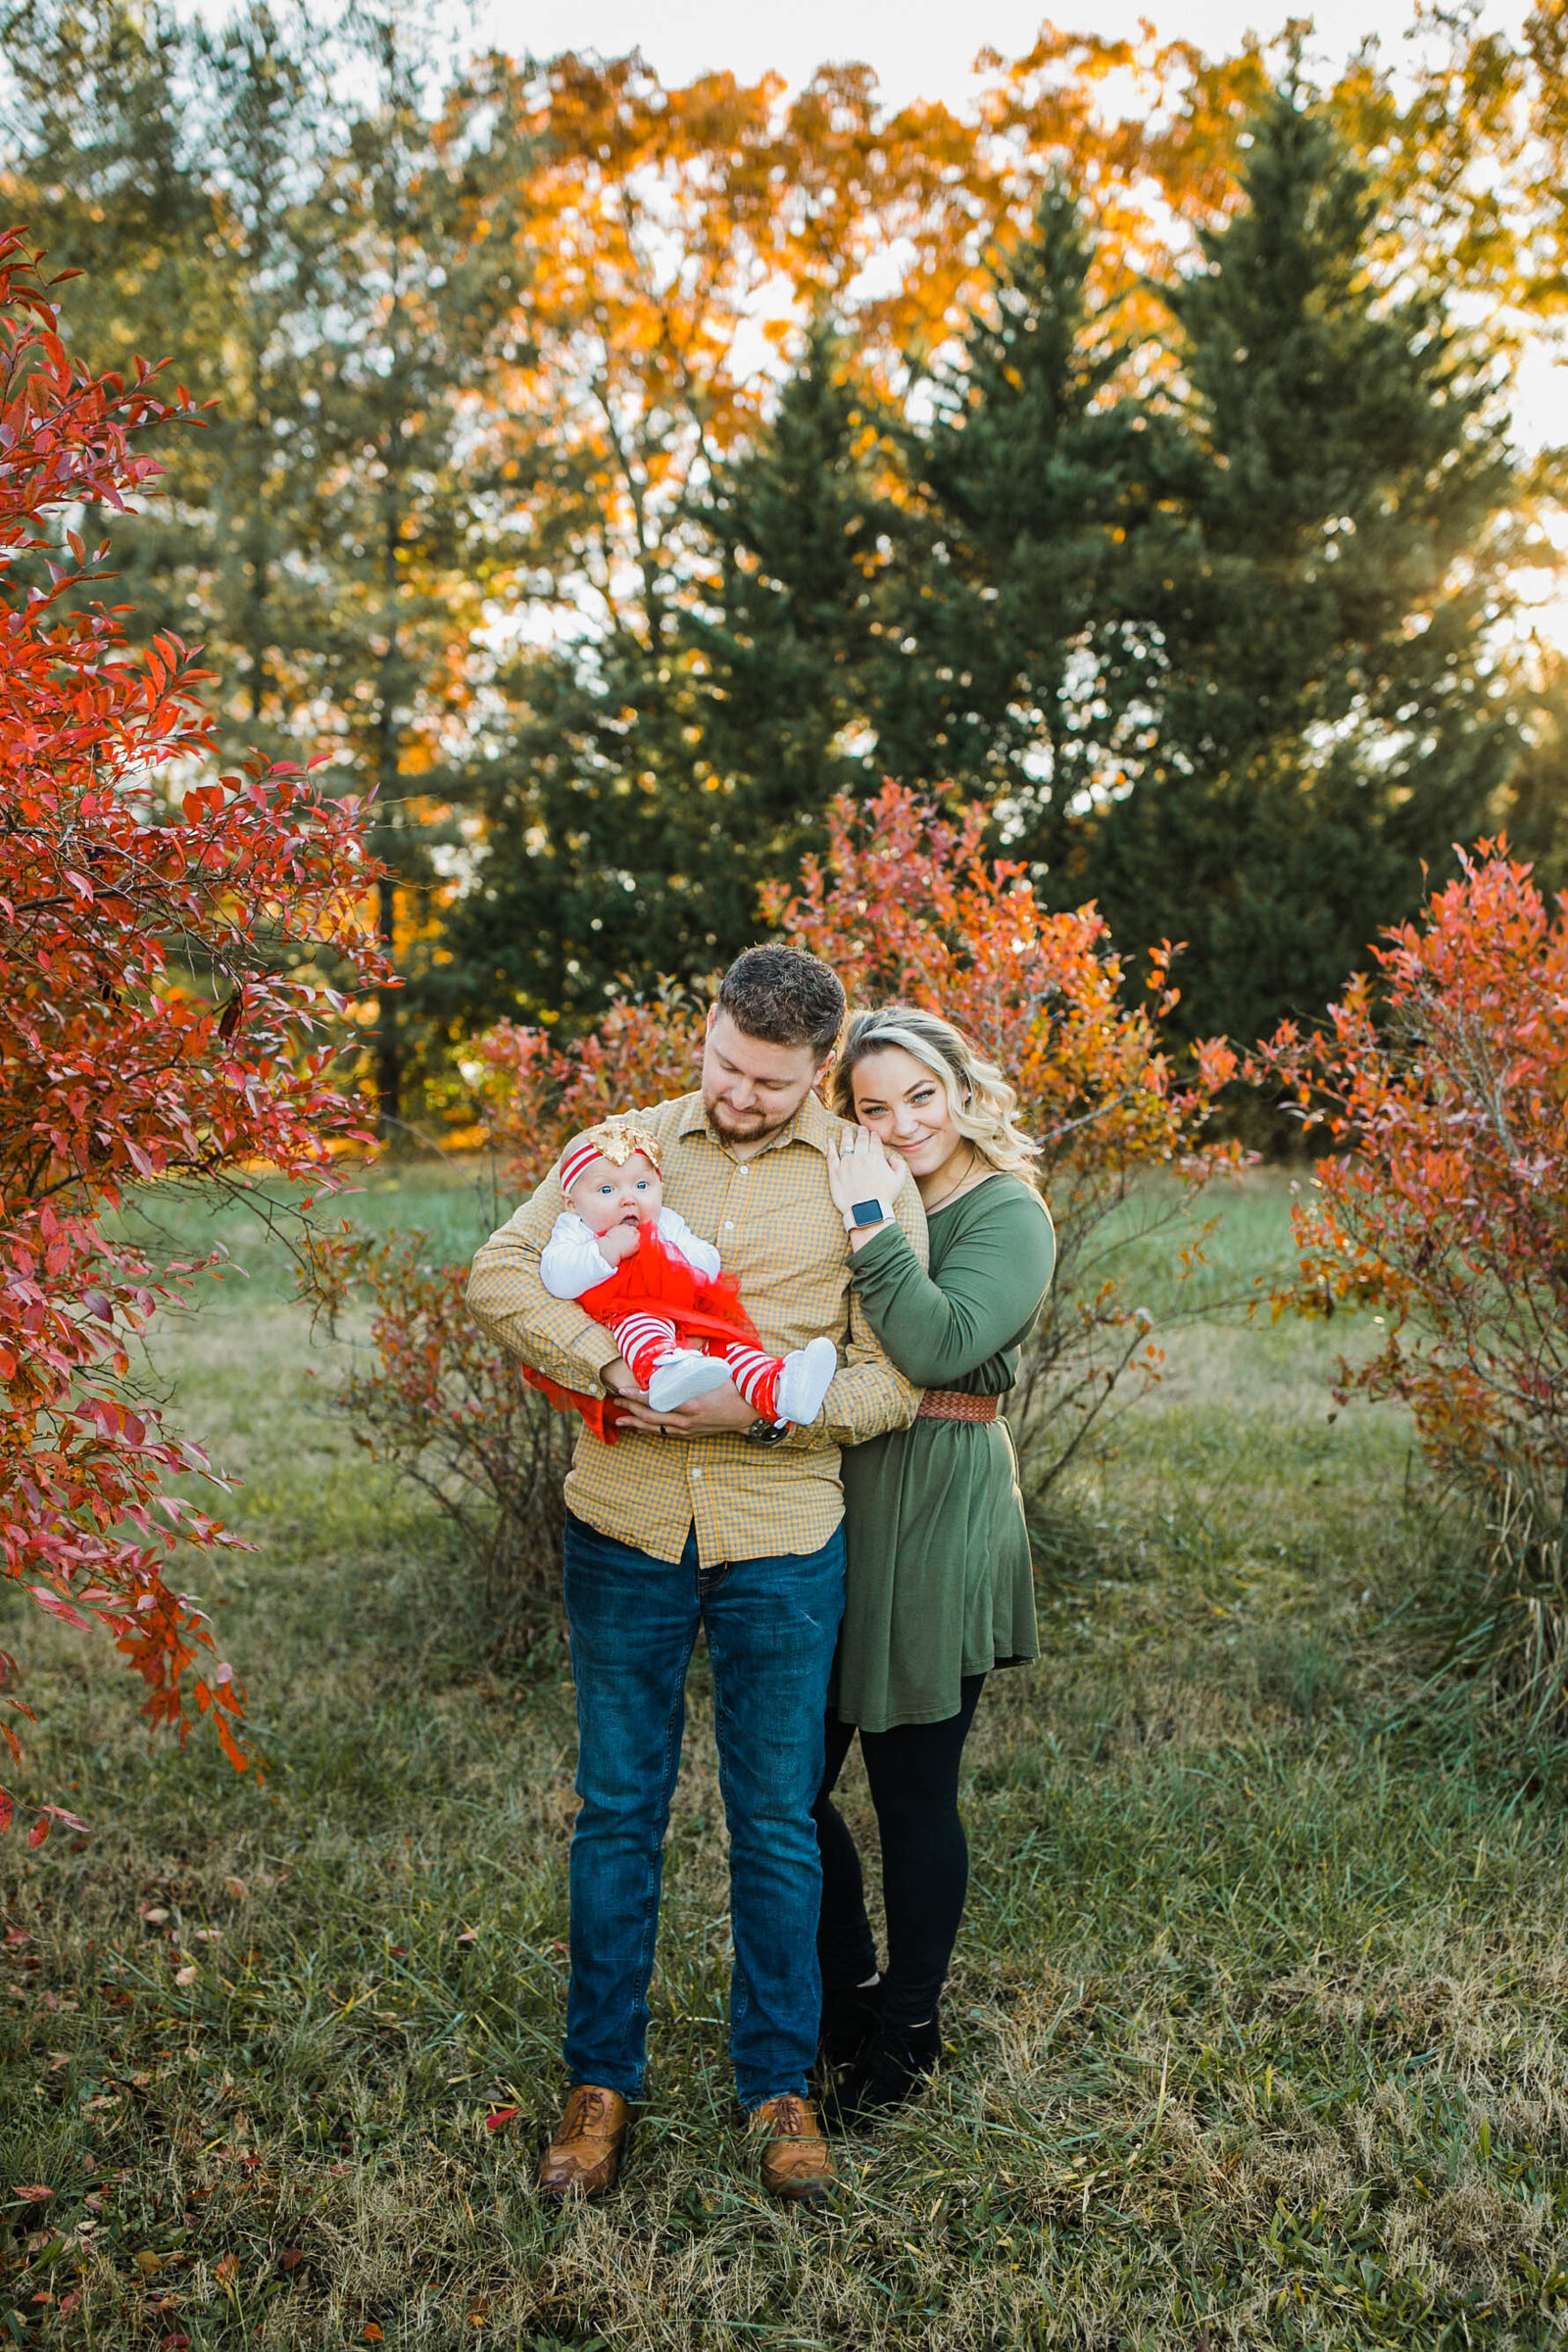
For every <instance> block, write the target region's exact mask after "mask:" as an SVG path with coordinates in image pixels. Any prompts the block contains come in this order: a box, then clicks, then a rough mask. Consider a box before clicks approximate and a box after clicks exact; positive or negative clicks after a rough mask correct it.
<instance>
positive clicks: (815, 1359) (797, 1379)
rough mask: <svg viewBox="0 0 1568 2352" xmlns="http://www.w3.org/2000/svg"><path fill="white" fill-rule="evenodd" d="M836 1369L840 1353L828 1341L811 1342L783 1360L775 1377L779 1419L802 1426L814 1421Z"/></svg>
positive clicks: (830, 1385)
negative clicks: (782, 1365) (781, 1368)
mask: <svg viewBox="0 0 1568 2352" xmlns="http://www.w3.org/2000/svg"><path fill="white" fill-rule="evenodd" d="M838 1368H839V1351H838V1349H837V1348H835V1347H834V1345H833V1343H832V1341H831V1340H829V1339H820V1340H810V1341H809V1342H808V1343H807V1345H806V1346H805V1347H804V1348H796V1349H795V1350H794V1352H793V1353H792V1354H790V1355H787V1356H786V1357H785V1358H784V1369H783V1371H782V1372H780V1374H779V1376H778V1417H779V1419H780V1420H781V1421H798V1422H800V1423H801V1424H802V1425H803V1426H804V1425H805V1424H806V1423H807V1422H809V1421H814V1420H815V1419H816V1416H817V1414H818V1413H819V1412H820V1411H821V1410H822V1399H823V1397H825V1396H826V1395H827V1393H828V1390H829V1389H830V1388H831V1387H832V1385H833V1375H834V1373H835V1372H836V1371H837V1370H838Z"/></svg>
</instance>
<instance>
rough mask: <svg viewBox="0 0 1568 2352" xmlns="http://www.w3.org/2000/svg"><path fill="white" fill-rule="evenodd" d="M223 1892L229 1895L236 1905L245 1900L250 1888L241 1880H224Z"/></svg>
mask: <svg viewBox="0 0 1568 2352" xmlns="http://www.w3.org/2000/svg"><path fill="white" fill-rule="evenodd" d="M223 1892H224V1893H225V1894H231V1895H232V1896H233V1898H234V1900H235V1902H236V1903H242V1902H243V1901H244V1900H245V1897H246V1896H247V1895H248V1894H249V1892H250V1888H249V1887H247V1886H246V1884H245V1882H244V1880H243V1879H225V1880H224V1881H223Z"/></svg>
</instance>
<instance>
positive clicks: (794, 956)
mask: <svg viewBox="0 0 1568 2352" xmlns="http://www.w3.org/2000/svg"><path fill="white" fill-rule="evenodd" d="M718 1005H719V1009H720V1010H721V1011H723V1012H727V1013H728V1014H729V1017H730V1019H731V1020H732V1021H733V1022H734V1024H735V1026H736V1028H737V1029H740V1030H744V1032H745V1034H746V1035H747V1036H748V1037H754V1038H756V1039H757V1040H758V1042H759V1044H760V1045H764V1046H809V1047H810V1049H811V1052H812V1053H813V1054H815V1056H816V1058H817V1060H818V1061H823V1060H825V1059H826V1057H827V1055H828V1054H831V1053H832V1051H833V1049H834V1047H835V1046H836V1045H837V1044H838V1042H839V1031H840V1030H841V1029H842V1028H843V1026H844V1014H845V1009H846V1007H845V1001H844V989H843V986H842V984H841V983H840V980H839V976H838V974H837V972H835V971H834V970H833V968H832V966H831V965H830V964H826V963H823V962H822V961H821V960H820V958H819V957H818V956H808V955H807V954H806V953H805V951H804V950H803V949H801V948H748V949H747V950H746V952H745V954H744V955H741V956H736V958H735V960H734V962H733V963H732V964H731V965H730V967H729V970H728V971H727V972H726V973H725V974H724V977H723V979H722V981H721V982H720V983H719V990H718Z"/></svg>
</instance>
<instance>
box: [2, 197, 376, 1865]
mask: <svg viewBox="0 0 1568 2352" xmlns="http://www.w3.org/2000/svg"><path fill="white" fill-rule="evenodd" d="M58 326H59V321H58V312H57V305H56V303H55V301H54V298H53V290H52V288H51V286H50V285H49V284H47V283H46V282H45V281H44V279H43V278H42V277H41V276H40V275H39V273H38V270H37V269H36V267H35V266H34V263H33V262H32V260H30V259H29V257H28V255H27V253H26V251H25V247H24V245H23V243H22V241H21V238H20V236H19V235H18V234H16V233H9V234H6V235H4V236H0V583H3V585H0V1383H3V1392H0V1393H3V1398H4V1402H3V1408H0V1543H3V1545H4V1567H5V1573H6V1575H7V1576H8V1577H9V1578H11V1579H13V1580H15V1581H16V1582H18V1583H20V1584H22V1585H24V1586H25V1589H26V1590H27V1591H28V1592H29V1593H30V1594H31V1596H32V1598H33V1599H34V1600H35V1601H36V1602H37V1604H38V1605H39V1607H41V1608H43V1609H45V1610H47V1611H49V1612H50V1613H51V1614H52V1615H54V1616H56V1617H58V1618H61V1619H63V1620H65V1621H66V1622H67V1623H69V1624H71V1625H73V1626H76V1627H79V1628H81V1629H82V1630H83V1631H88V1630H90V1629H91V1627H92V1625H93V1623H94V1622H95V1621H96V1622H97V1623H98V1624H100V1625H102V1626H104V1627H107V1629H108V1631H109V1633H110V1635H111V1637H112V1639H113V1641H114V1642H115V1644H116V1646H117V1648H119V1650H120V1651H121V1652H122V1653H123V1656H124V1657H125V1659H126V1660H127V1661H128V1663H129V1664H130V1665H131V1667H132V1668H133V1669H134V1670H135V1672H136V1673H138V1674H139V1675H140V1676H141V1678H142V1680H143V1682H144V1683H145V1685H146V1693H147V1695H146V1702H145V1712H146V1714H147V1715H148V1717H149V1718H150V1720H151V1721H152V1722H153V1723H154V1724H155V1725H163V1726H167V1727H169V1728H170V1729H172V1731H173V1732H174V1733H175V1734H176V1736H177V1737H178V1738H179V1739H180V1740H183V1739H184V1738H185V1736H186V1732H187V1730H188V1728H189V1722H190V1719H191V1710H192V1708H194V1711H195V1712H196V1713H197V1714H201V1715H207V1716H210V1717H211V1719H212V1721H213V1723H214V1725H215V1727H216V1729H217V1733H218V1737H219V1740H221V1743H222V1746H223V1748H224V1750H225V1752H226V1753H227V1755H228V1756H229V1758H230V1759H231V1761H232V1762H233V1763H234V1764H235V1765H236V1766H238V1767H240V1768H243V1766H244V1764H245V1761H246V1756H245V1751H244V1748H243V1746H242V1745H241V1743H240V1740H239V1738H238V1736H237V1733H236V1728H235V1725H236V1720H237V1718H238V1717H239V1715H240V1713H241V1711H242V1693H241V1691H240V1690H239V1687H238V1685H237V1684H236V1682H235V1679H234V1676H233V1673H232V1671H231V1669H230V1667H229V1666H228V1665H227V1664H226V1663H224V1662H223V1661H221V1660H220V1659H219V1658H218V1656H217V1653H216V1650H215V1647H214V1643H213V1639H212V1635H211V1632H210V1631H209V1628H208V1625H207V1622H206V1620H205V1618H204V1616H203V1613H202V1611H201V1610H200V1609H199V1608H198V1607H197V1605H196V1603H195V1601H194V1600H193V1599H191V1598H190V1597H189V1596H188V1595H186V1594H184V1593H181V1592H180V1591H179V1590H178V1588H177V1584H176V1583H175V1582H174V1581H172V1578H173V1558H174V1555H175V1553H176V1549H177V1547H178V1546H180V1545H182V1544H184V1545H195V1546H198V1547H208V1546H212V1545H214V1544H224V1543H227V1542H229V1541H231V1540H232V1539H230V1538H229V1537H228V1536H227V1535H226V1534H225V1532H224V1530H223V1529H222V1527H221V1525H220V1524H219V1523H218V1522H217V1521H216V1520H214V1519H213V1518H212V1517H211V1516H210V1515H209V1514H208V1513H207V1512H206V1511H205V1510H203V1509H201V1508H200V1507H198V1506H197V1505H195V1504H193V1503H192V1502H191V1501H190V1500H189V1499H187V1497H186V1496H185V1495H183V1494H182V1493H181V1492H180V1491H179V1490H178V1487H177V1485H176V1484H175V1483H174V1482H183V1481H186V1480H188V1479H189V1478H191V1477H192V1476H193V1475H194V1476H195V1477H197V1478H198V1479H207V1478H210V1477H211V1476H212V1473H211V1472H210V1470H209V1466H208V1464H207V1462H206V1460H205V1457H204V1456H203V1455H202V1454H201V1453H200V1452H199V1451H198V1450H197V1449H196V1448H195V1447H194V1446H189V1445H187V1444H184V1443H183V1442H181V1441H180V1440H179V1439H178V1438H177V1437H175V1436H174V1435H172V1433H170V1432H168V1431H166V1430H165V1429H164V1427H163V1426H162V1423H161V1420H160V1417H159V1414H158V1413H157V1411H156V1410H153V1409H150V1408H149V1407H148V1406H146V1405H145V1404H143V1403H141V1402H139V1401H138V1400H137V1398H136V1397H135V1395H134V1392H133V1390H132V1388H131V1386H130V1375H131V1348H132V1346H133V1343H134V1341H135V1339H136V1336H137V1335H138V1334H139V1333H140V1332H142V1331H143V1330H144V1329H145V1327H146V1325H147V1322H148V1320H149V1317H150V1316H151V1315H152V1314H153V1312H154V1310H155V1308H156V1307H157V1305H158V1303H159V1301H160V1299H163V1298H165V1297H167V1295H168V1293H169V1288H170V1285H171V1284H172V1283H177V1282H178V1281H179V1280H180V1279H181V1276H182V1274H186V1273H188V1272H189V1269H179V1268H173V1269H171V1268H169V1267H162V1268H160V1267H155V1265H154V1264H153V1262H152V1261H151V1259H150V1258H149V1255H148V1254H147V1252H146V1250H143V1249H140V1248H138V1247H136V1246H135V1245H134V1244H133V1243H131V1242H129V1241H127V1240H123V1239H120V1238H117V1237H116V1236H115V1235H114V1234H113V1233H112V1232H111V1231H110V1230H109V1229H108V1228H107V1227H106V1225H105V1222H104V1218H105V1215H106V1212H111V1211H114V1210H116V1209H118V1208H119V1207H120V1206H121V1205H122V1196H123V1189H124V1188H125V1187H127V1186H133V1185H142V1186H146V1185H157V1184H158V1183H160V1182H161V1181H168V1180H170V1179H172V1178H176V1177H190V1178H204V1179H212V1178H214V1177H221V1176H222V1175H223V1174H224V1173H225V1171H226V1172H237V1171H242V1170H243V1169H245V1168H246V1167H247V1166H249V1165H251V1164H252V1163H255V1162H257V1161H266V1162H268V1163H270V1166H271V1168H272V1169H273V1170H275V1171H279V1172H281V1173H283V1174H285V1175H288V1176H300V1175H308V1174H316V1173H318V1172H319V1173H320V1174H321V1175H322V1176H323V1178H324V1180H325V1181H327V1182H330V1158H331V1153H332V1150H333V1146H334V1143H335V1142H337V1141H338V1140H339V1139H342V1138H346V1137H348V1136H350V1135H352V1134H353V1133H355V1131H356V1114H355V1111H354V1109H353V1107H352V1106H351V1105H350V1104H349V1103H347V1102H346V1101H345V1100H344V1098H343V1097H342V1096H341V1095H340V1094H339V1093H338V1092H337V1091H336V1090H335V1089H334V1088H333V1086H332V1084H331V1082H330V1078H329V1067H330V1063H331V1060H332V1054H333V1047H332V1044H331V1042H330V1041H329V1039H328V1037H327V1035H326V1031H325V1025H324V1024H325V1022H326V1019H327V1017H328V1016H329V1015H330V1014H331V1013H332V1012H333V1010H334V1009H335V1008H336V1007H338V1006H339V1005H340V1002H341V1000H339V999H337V998H336V997H334V995H333V993H332V991H331V990H330V989H328V988H327V986H326V985H325V981H324V979H323V977H322V972H321V969H320V964H321V959H322V958H323V956H333V957H335V958H337V959H338V965H339V968H340V969H342V968H345V967H346V968H347V969H348V970H349V971H350V972H352V973H355V974H358V975H359V976H360V977H362V978H364V977H370V976H373V972H374V970H375V968H376V967H375V958H374V954H373V950H372V949H371V948H370V947H369V946H368V943H367V941H366V939H365V937H364V935H363V931H362V921H361V907H362V903H363V899H364V893H365V888H366V882H367V867H366V864H365V860H364V858H363V855H362V849H361V839H360V826H361V813H360V810H359V809H358V808H357V807H356V805H355V804H354V803H352V802H350V801H339V802H331V801H327V800H324V799H323V798H322V797H321V795H320V794H319V792H318V791H317V790H316V789H315V788H314V787H313V786H312V785H311V784H310V783H309V782H308V781H307V780H306V779H305V778H304V777H303V776H302V775H301V774H300V773H299V772H298V771H297V770H290V769H286V768H274V769H270V770H269V769H263V768H261V767H260V766H257V767H255V768H253V769H252V771H251V772H248V773H246V774H243V775H238V776H225V777H222V778H219V777H218V776H217V775H216V774H215V772H214V770H213V765H212V760H211V753H210V721H209V719H208V717H207V715H206V714H205V712H204V711H203V710H202V708H201V706H200V703H199V701H198V699H197V689H198V687H199V685H200V682H201V680H202V678H203V676H204V674H205V673H204V672H202V671H201V670H199V669H197V668H196V667H195V666H194V664H193V660H192V657H191V655H190V653H189V652H188V651H187V649H186V648H185V647H184V646H183V645H181V644H180V643H179V642H178V641H177V640H175V639H173V638H172V637H167V636H165V637H160V638H159V639H158V641H157V642H156V644H154V645H153V646H152V647H150V648H149V649H148V650H147V651H146V652H145V653H144V654H142V655H140V656H132V655H131V654H130V653H129V652H128V651H127V649H126V647H125V645H124V643H123V628H122V618H121V614H120V613H119V612H117V610H116V609H114V608H112V607H109V606H106V605H104V604H103V603H101V602H98V601H95V599H94V597H93V595H92V591H93V589H94V587H95V585H96V583H97V582H98V581H99V580H101V579H102V578H104V577H105V576H106V575H105V574H103V573H102V571H101V570H100V569H99V568H98V567H97V566H98V564H99V562H100V561H101V557H99V556H95V553H94V551H93V550H92V549H91V548H90V547H89V546H88V544H87V543H86V539H85V538H84V537H83V536H82V535H81V533H80V532H78V530H77V529H75V528H73V527H69V526H70V525H71V524H72V523H73V521H79V522H80V523H81V528H82V531H84V532H85V533H87V534H89V535H90V534H91V533H92V530H93V527H94V526H93V515H94V513H95V511H99V512H101V511H102V510H103V509H105V508H108V509H111V510H115V511H122V512H123V510H124V509H125V508H126V507H127V506H128V505H130V504H131V503H132V502H133V501H135V500H138V499H140V498H143V497H145V496H146V495H147V494H148V492H149V491H150V490H151V489H152V487H153V484H154V479H155V477H156V475H157V474H158V473H159V471H160V470H161V469H160V467H159V466H158V464H157V462H156V460H155V459H153V458H152V457H151V456H150V455H149V454H147V452H146V450H145V449H144V447H143V442H144V440H145V437H146V436H147V434H148V433H149V431H151V430H152V429H153V428H155V427H157V426H160V425H163V424H166V423H168V422H169V421H170V420H171V419H172V418H174V417H179V416H181V415H182V414H185V413H187V412H188V406H189V404H188V402H187V400H186V398H185V396H184V394H183V393H180V392H175V393H173V394H172V395H166V394H165V392H164V390H163V388H162V383H161V379H160V378H159V377H158V376H157V374H156V371H151V370H148V369H147V368H143V367H141V366H140V365H139V364H138V367H137V369H136V372H135V374H134V377H133V378H132V379H131V380H129V381H124V380H123V379H122V378H120V377H119V376H116V375H105V376H102V377H98V378H93V377H90V376H88V375H87V374H85V373H84V372H83V371H82V370H81V369H80V368H77V367H74V366H73V363H72V361H71V359H70V357H69V355H68V353H67V351H66V350H65V348H64V346H63V344H62V342H61V340H60V336H59V331H58ZM176 780H177V781H176ZM180 784H183V787H184V789H183V791H182V792H181V791H180V790H179V785H180ZM14 1676H15V1668H14V1664H13V1662H12V1661H11V1660H9V1659H6V1660H3V1661H0V1679H3V1680H4V1681H5V1682H7V1683H9V1682H11V1681H13V1680H14ZM9 1704H10V1706H11V1708H12V1710H13V1711H14V1712H16V1713H20V1714H22V1715H25V1714H26V1712H27V1710H26V1709H25V1706H24V1705H23V1704H22V1702H21V1701H20V1700H19V1699H18V1698H16V1696H15V1695H14V1694H13V1695H12V1696H11V1697H10V1700H9ZM0 1731H3V1735H4V1738H5V1740H6V1742H7V1744H8V1745H9V1746H10V1748H11V1749H12V1752H13V1755H14V1756H15V1755H18V1754H19V1753H20V1751H19V1746H18V1740H17V1737H16V1733H15V1731H14V1729H13V1728H11V1727H9V1726H0ZM48 1810H49V1809H48V1808H45V1811H44V1813H43V1814H42V1815H41V1816H40V1818H39V1822H38V1824H37V1826H36V1827H35V1829H34V1831H33V1833H32V1835H33V1838H34V1839H35V1840H36V1839H37V1838H40V1837H41V1836H42V1835H44V1834H45V1833H46V1830H47V1816H48ZM11 1813H12V1800H11V1798H10V1797H9V1796H8V1795H6V1794H5V1793H4V1792H3V1791H0V1824H3V1823H6V1822H9V1820H10V1818H11Z"/></svg>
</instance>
